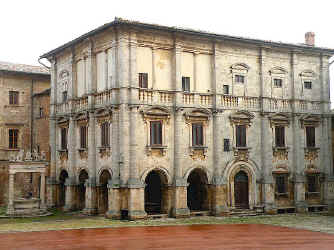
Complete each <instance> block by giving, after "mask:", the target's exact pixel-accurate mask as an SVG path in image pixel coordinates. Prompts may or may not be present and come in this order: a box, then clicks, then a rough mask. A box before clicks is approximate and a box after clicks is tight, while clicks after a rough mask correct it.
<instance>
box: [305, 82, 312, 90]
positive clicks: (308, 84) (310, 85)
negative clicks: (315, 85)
mask: <svg viewBox="0 0 334 250" xmlns="http://www.w3.org/2000/svg"><path fill="white" fill-rule="evenodd" d="M304 88H305V89H312V81H304Z"/></svg>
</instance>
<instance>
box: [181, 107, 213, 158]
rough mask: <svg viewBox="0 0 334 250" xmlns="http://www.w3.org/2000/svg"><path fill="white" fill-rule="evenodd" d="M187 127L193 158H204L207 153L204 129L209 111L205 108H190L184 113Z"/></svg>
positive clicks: (209, 114)
mask: <svg viewBox="0 0 334 250" xmlns="http://www.w3.org/2000/svg"><path fill="white" fill-rule="evenodd" d="M184 116H185V120H186V124H187V125H188V128H189V135H190V136H189V149H190V156H191V157H192V158H193V159H197V158H199V159H204V158H205V157H206V153H207V148H208V147H207V144H206V130H207V127H208V122H209V120H210V116H211V112H210V111H209V110H206V109H191V110H189V111H187V112H185V114H184Z"/></svg>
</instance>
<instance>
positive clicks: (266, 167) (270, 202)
mask: <svg viewBox="0 0 334 250" xmlns="http://www.w3.org/2000/svg"><path fill="white" fill-rule="evenodd" d="M260 119H261V160H262V174H263V183H262V184H263V186H262V188H263V199H264V200H263V202H264V210H265V212H266V213H268V214H274V213H276V212H277V211H276V207H275V187H274V179H273V175H272V167H273V166H272V165H273V163H272V159H273V149H272V148H273V142H272V140H273V137H272V132H271V131H270V124H269V119H268V117H266V116H264V115H262V116H261V118H260ZM254 181H256V180H254Z"/></svg>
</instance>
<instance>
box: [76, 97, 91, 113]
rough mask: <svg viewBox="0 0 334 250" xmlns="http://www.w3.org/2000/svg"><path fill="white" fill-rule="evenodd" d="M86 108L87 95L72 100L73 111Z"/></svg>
mask: <svg viewBox="0 0 334 250" xmlns="http://www.w3.org/2000/svg"><path fill="white" fill-rule="evenodd" d="M87 108H88V96H85V97H81V98H77V99H74V100H73V109H74V111H75V112H77V111H81V110H85V109H87Z"/></svg>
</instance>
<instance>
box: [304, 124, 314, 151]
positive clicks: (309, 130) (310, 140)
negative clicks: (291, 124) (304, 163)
mask: <svg viewBox="0 0 334 250" xmlns="http://www.w3.org/2000/svg"><path fill="white" fill-rule="evenodd" d="M306 147H308V148H314V147H315V127H308V126H307V127H306Z"/></svg>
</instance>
